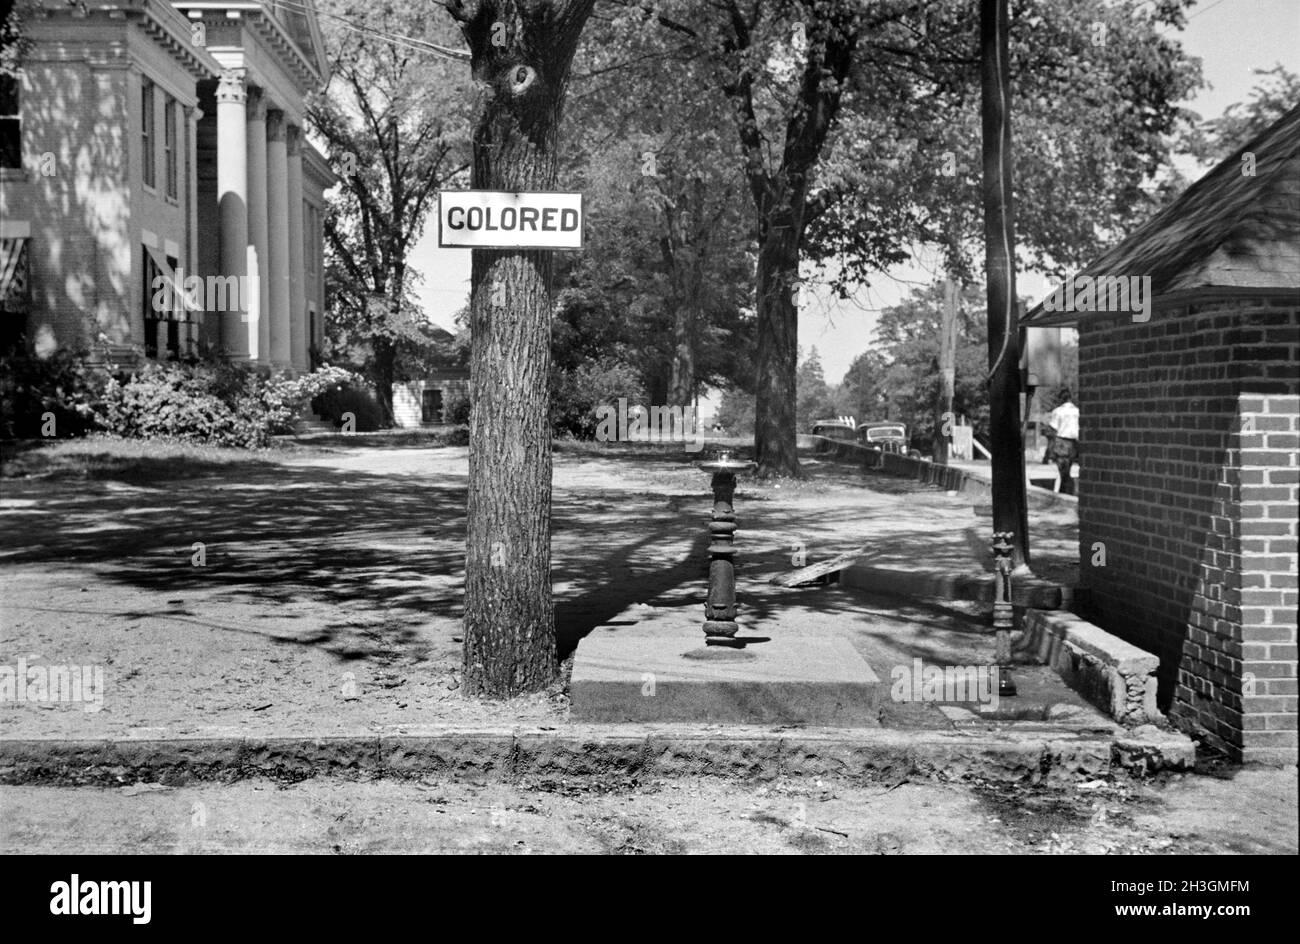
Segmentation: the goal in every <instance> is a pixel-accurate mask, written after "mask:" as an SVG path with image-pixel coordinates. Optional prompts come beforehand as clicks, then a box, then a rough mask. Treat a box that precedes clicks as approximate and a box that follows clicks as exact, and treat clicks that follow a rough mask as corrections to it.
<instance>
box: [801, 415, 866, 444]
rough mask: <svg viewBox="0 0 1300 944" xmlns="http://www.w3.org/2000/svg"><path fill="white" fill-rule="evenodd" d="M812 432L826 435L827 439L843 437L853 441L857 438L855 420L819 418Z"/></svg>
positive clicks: (816, 434) (845, 439)
mask: <svg viewBox="0 0 1300 944" xmlns="http://www.w3.org/2000/svg"><path fill="white" fill-rule="evenodd" d="M812 434H813V435H814V436H825V437H826V438H827V439H842V440H844V441H845V442H853V441H854V439H855V438H856V436H855V430H854V426H853V422H852V421H851V420H847V419H838V418H836V419H830V420H817V421H816V422H815V423H813V428H812Z"/></svg>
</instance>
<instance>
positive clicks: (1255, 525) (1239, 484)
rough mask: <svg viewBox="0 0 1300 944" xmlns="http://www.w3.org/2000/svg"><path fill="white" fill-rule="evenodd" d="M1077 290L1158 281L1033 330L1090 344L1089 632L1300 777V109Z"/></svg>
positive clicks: (1086, 441) (1193, 724)
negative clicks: (1299, 569) (1064, 331)
mask: <svg viewBox="0 0 1300 944" xmlns="http://www.w3.org/2000/svg"><path fill="white" fill-rule="evenodd" d="M1085 277H1086V278H1091V279H1096V278H1099V277H1101V278H1113V277H1121V278H1124V279H1132V278H1138V279H1141V278H1144V277H1149V279H1150V281H1149V282H1148V283H1147V286H1148V288H1149V291H1150V293H1151V296H1152V298H1153V303H1152V305H1151V307H1150V312H1149V315H1144V314H1140V313H1136V312H1135V311H1134V309H1135V308H1136V306H1133V305H1129V306H1123V305H1118V306H1116V305H1113V304H1111V303H1113V302H1114V301H1115V296H1114V295H1112V294H1110V292H1109V291H1107V292H1098V293H1097V294H1096V296H1095V298H1094V299H1092V300H1091V302H1090V303H1089V300H1088V299H1086V298H1084V299H1082V300H1083V301H1084V302H1085V304H1083V305H1079V306H1075V307H1076V308H1085V309H1091V310H1075V311H1070V312H1065V311H1060V310H1056V311H1051V310H1047V309H1045V307H1044V306H1043V305H1039V306H1038V307H1036V308H1034V309H1032V310H1031V311H1029V312H1028V313H1027V314H1026V316H1025V323H1026V324H1027V325H1030V326H1032V325H1039V326H1044V325H1074V326H1075V327H1077V329H1078V332H1079V390H1078V395H1077V401H1078V404H1079V407H1080V410H1081V424H1080V443H1081V448H1082V454H1083V458H1082V460H1081V472H1080V498H1079V544H1080V547H1079V551H1080V564H1081V583H1082V585H1083V587H1084V588H1085V592H1086V598H1087V599H1088V601H1089V603H1088V605H1089V607H1090V608H1091V613H1090V617H1091V618H1092V619H1094V620H1095V621H1096V622H1097V623H1099V624H1100V625H1101V626H1103V627H1104V628H1105V629H1107V630H1109V631H1111V632H1113V633H1115V634H1116V635H1119V636H1121V637H1123V638H1125V639H1127V640H1129V641H1130V642H1133V643H1135V644H1137V645H1139V646H1141V647H1143V648H1145V649H1147V650H1149V651H1151V652H1153V653H1156V654H1157V655H1159V657H1160V688H1159V699H1160V704H1161V707H1162V708H1163V709H1165V710H1166V711H1168V712H1169V714H1170V716H1171V718H1172V720H1173V721H1174V722H1175V723H1176V724H1178V725H1179V726H1180V727H1183V728H1185V729H1188V730H1195V731H1200V732H1201V733H1203V734H1204V735H1205V736H1206V738H1207V739H1208V740H1209V741H1210V742H1211V743H1212V744H1214V745H1216V746H1218V747H1220V748H1222V749H1224V750H1226V751H1227V752H1228V753H1229V754H1230V755H1231V756H1233V757H1234V758H1235V759H1238V760H1246V761H1251V760H1259V761H1267V762H1279V761H1281V762H1286V763H1295V761H1296V606H1297V589H1296V585H1297V573H1296V544H1297V520H1296V519H1297V481H1298V480H1300V468H1297V452H1298V451H1300V450H1298V447H1300V108H1297V109H1293V110H1292V111H1291V112H1289V113H1288V114H1287V115H1286V116H1285V117H1283V118H1282V119H1281V120H1280V121H1279V122H1278V123H1276V124H1275V125H1273V126H1272V127H1271V128H1269V129H1268V130H1267V131H1265V132H1264V133H1262V134H1261V135H1259V136H1258V137H1257V138H1255V139H1254V140H1252V141H1250V142H1249V143H1247V144H1246V145H1245V146H1244V147H1243V148H1242V149H1241V151H1239V152H1238V153H1236V154H1234V155H1232V156H1231V157H1229V158H1228V159H1227V160H1225V161H1224V162H1223V163H1221V164H1220V165H1218V166H1217V167H1215V168H1214V169H1213V170H1212V171H1210V173H1208V174H1207V175H1206V176H1205V177H1204V178H1202V179H1201V180H1200V181H1198V182H1197V183H1196V184H1195V185H1193V186H1192V187H1190V188H1189V189H1188V190H1187V192H1186V193H1184V194H1183V195H1182V196H1181V197H1180V198H1179V199H1178V200H1176V201H1175V202H1174V203H1173V204H1172V205H1170V206H1169V207H1167V208H1166V209H1165V210H1163V211H1162V212H1160V213H1159V214H1158V215H1156V216H1155V217H1154V218H1152V219H1151V220H1150V221H1149V222H1148V223H1146V224H1145V225H1144V226H1142V227H1141V228H1139V229H1138V230H1137V231H1136V232H1134V233H1133V235H1132V236H1130V237H1129V238H1128V239H1126V240H1124V241H1123V242H1121V243H1120V244H1119V245H1117V246H1116V247H1115V248H1114V249H1112V250H1111V251H1110V252H1108V253H1106V254H1105V255H1104V256H1102V257H1101V258H1100V259H1098V260H1097V261H1096V262H1095V263H1094V264H1093V265H1091V266H1089V267H1088V268H1087V269H1085V270H1084V272H1082V273H1080V275H1079V276H1076V278H1075V282H1076V284H1078V283H1083V281H1084V279H1085ZM1111 284H1112V285H1119V284H1121V283H1114V282H1112V283H1111ZM1132 284H1134V285H1135V287H1136V285H1137V283H1132ZM1103 296H1105V298H1104V300H1103ZM1053 307H1056V308H1058V309H1059V307H1060V306H1059V305H1054V306H1053ZM1117 308H1119V309H1122V310H1116V309H1117ZM1098 309H1101V310H1098ZM1144 319H1145V320H1144Z"/></svg>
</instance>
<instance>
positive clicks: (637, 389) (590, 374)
mask: <svg viewBox="0 0 1300 944" xmlns="http://www.w3.org/2000/svg"><path fill="white" fill-rule="evenodd" d="M619 397H626V398H627V401H628V404H629V405H631V404H634V403H644V402H645V390H644V388H643V387H642V386H641V381H640V378H639V377H638V375H637V372H636V371H635V370H633V369H632V368H631V367H629V366H628V365H627V364H624V363H622V362H621V361H591V362H587V363H584V364H580V365H579V366H577V367H576V368H574V369H573V370H556V371H554V372H553V373H552V374H551V431H552V432H553V433H554V434H555V435H557V436H566V435H567V436H574V437H576V438H578V439H594V438H595V436H596V427H597V426H598V425H599V422H600V421H599V418H598V417H597V416H596V408H597V407H598V406H601V405H603V404H613V405H617V403H618V399H619Z"/></svg>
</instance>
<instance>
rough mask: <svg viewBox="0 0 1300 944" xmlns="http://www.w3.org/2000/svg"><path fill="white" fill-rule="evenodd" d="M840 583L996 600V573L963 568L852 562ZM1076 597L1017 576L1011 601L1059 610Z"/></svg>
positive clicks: (903, 592) (893, 593)
mask: <svg viewBox="0 0 1300 944" xmlns="http://www.w3.org/2000/svg"><path fill="white" fill-rule="evenodd" d="M840 586H842V587H849V588H851V589H854V590H862V591H865V592H867V593H883V594H887V595H889V596H906V597H930V598H936V599H942V600H973V601H975V602H977V603H992V602H993V599H994V591H995V587H994V575H993V574H991V573H984V574H971V573H965V572H959V571H927V570H902V569H899V568H894V567H879V566H872V565H869V564H861V563H859V564H850V565H849V566H848V567H845V568H844V569H843V570H841V571H840ZM1073 600H1074V588H1073V587H1069V586H1063V585H1061V584H1055V583H1052V582H1051V581H1047V580H1040V579H1038V578H1036V577H1034V578H1026V577H1013V578H1012V580H1011V602H1012V603H1014V604H1015V605H1016V606H1025V607H1033V608H1035V609H1039V610H1059V609H1064V608H1066V607H1068V606H1069V605H1070V604H1071V603H1072V602H1073Z"/></svg>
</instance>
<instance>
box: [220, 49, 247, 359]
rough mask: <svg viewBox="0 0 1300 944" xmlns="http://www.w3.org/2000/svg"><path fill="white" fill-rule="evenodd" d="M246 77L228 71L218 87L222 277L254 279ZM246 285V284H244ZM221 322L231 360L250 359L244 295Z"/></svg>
mask: <svg viewBox="0 0 1300 944" xmlns="http://www.w3.org/2000/svg"><path fill="white" fill-rule="evenodd" d="M246 100H247V94H246V93H245V91H244V76H243V74H242V73H240V72H235V71H230V72H225V73H223V74H222V76H221V81H220V82H218V83H217V205H218V208H219V213H220V221H221V224H220V233H219V245H220V249H221V251H220V260H221V275H223V276H229V275H233V276H244V275H247V274H248V268H247V265H248V261H247V253H248V151H247V147H248V145H247V118H246V117H245V115H244V105H245V102H246ZM240 281H241V282H242V279H241V280H240ZM227 298H228V301H229V300H234V299H237V300H238V304H228V305H227V309H228V310H227V311H224V312H221V313H220V314H218V315H217V317H219V318H220V319H221V346H222V347H223V348H224V349H225V351H226V354H227V356H229V357H232V358H245V359H246V358H247V357H248V321H247V318H248V312H247V309H246V308H245V306H246V304H247V303H246V302H245V301H244V300H243V299H242V298H240V297H239V294H238V290H236V292H234V293H228V295H227Z"/></svg>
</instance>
